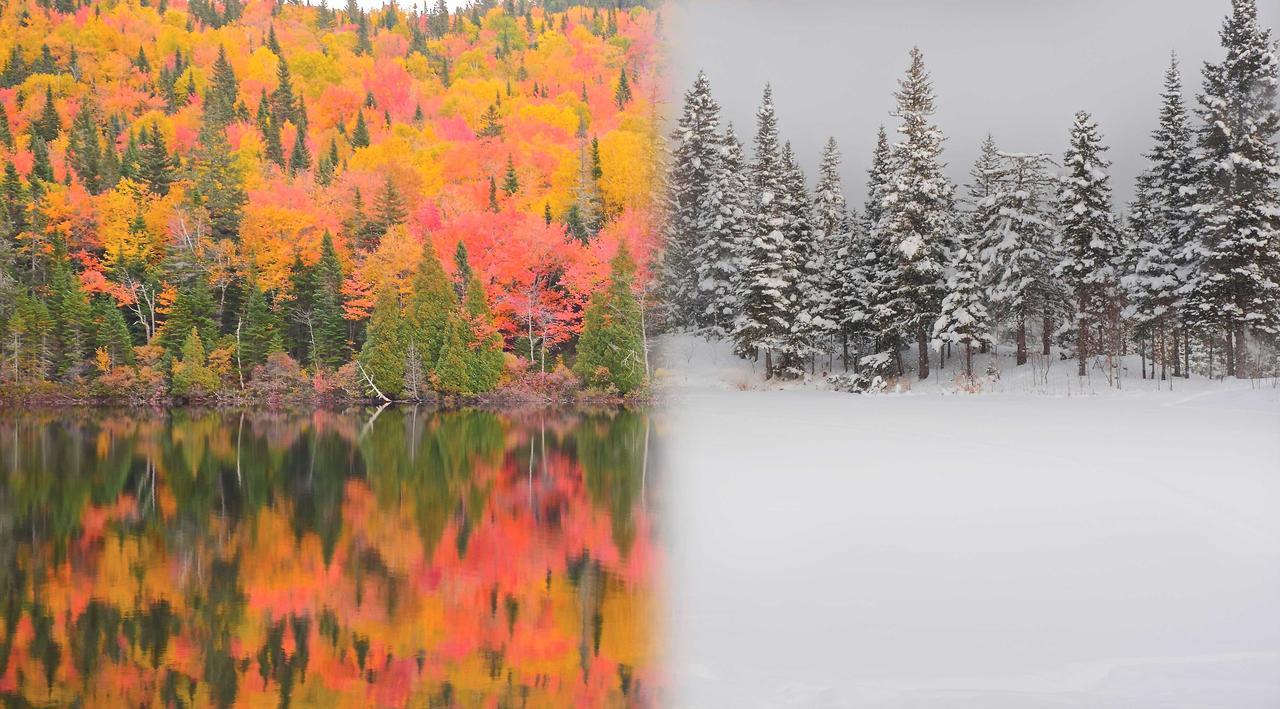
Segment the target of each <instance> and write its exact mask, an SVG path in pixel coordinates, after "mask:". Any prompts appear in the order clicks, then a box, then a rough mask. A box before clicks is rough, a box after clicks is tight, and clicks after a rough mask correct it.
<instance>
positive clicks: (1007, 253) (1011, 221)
mask: <svg viewBox="0 0 1280 709" xmlns="http://www.w3.org/2000/svg"><path fill="white" fill-rule="evenodd" d="M999 158H1000V162H999V165H998V166H997V167H996V168H994V170H995V174H994V178H993V179H994V183H993V184H992V185H991V189H992V190H993V192H992V193H991V195H990V196H989V197H987V198H985V200H986V201H990V206H989V207H988V208H986V209H984V210H983V211H984V212H985V213H986V215H987V219H988V221H986V222H985V223H984V224H981V225H977V226H976V228H977V229H979V233H980V234H981V235H982V236H981V239H980V240H979V242H978V243H977V244H976V248H978V249H980V250H981V255H980V257H978V258H977V261H978V263H979V265H980V267H981V269H982V270H981V275H980V279H981V283H982V284H983V286H984V288H985V289H986V293H987V301H988V303H989V310H990V311H991V314H992V315H993V316H994V317H996V318H998V319H1010V320H1013V322H1014V325H1015V328H1016V338H1017V346H1016V353H1017V363H1018V364H1019V365H1022V364H1026V362H1027V351H1028V347H1027V328H1028V325H1029V323H1030V321H1031V320H1032V319H1033V318H1039V319H1040V322H1041V325H1042V346H1043V350H1042V351H1043V354H1045V355H1048V354H1049V345H1050V334H1051V333H1052V331H1053V327H1054V320H1055V318H1057V317H1058V316H1059V315H1060V314H1061V313H1062V311H1063V307H1064V303H1065V302H1066V300H1067V296H1066V294H1065V292H1064V291H1063V290H1062V288H1061V287H1060V284H1059V281H1058V280H1057V278H1056V276H1054V273H1053V271H1054V269H1055V268H1056V267H1057V265H1058V262H1059V261H1060V258H1059V255H1058V252H1057V249H1056V248H1055V245H1054V229H1055V221H1056V220H1055V217H1054V213H1053V199H1054V197H1053V190H1054V188H1055V186H1056V180H1055V178H1054V176H1053V175H1052V174H1051V172H1050V169H1051V166H1052V162H1051V161H1050V158H1049V156H1048V155H1044V154H1022V153H1000V155H999Z"/></svg>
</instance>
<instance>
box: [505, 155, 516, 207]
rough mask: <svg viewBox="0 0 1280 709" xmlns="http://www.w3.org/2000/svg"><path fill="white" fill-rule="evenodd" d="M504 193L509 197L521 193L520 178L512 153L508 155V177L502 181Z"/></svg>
mask: <svg viewBox="0 0 1280 709" xmlns="http://www.w3.org/2000/svg"><path fill="white" fill-rule="evenodd" d="M502 191H503V192H506V193H507V196H508V197H510V196H512V195H514V194H515V193H516V192H519V191H520V178H519V176H518V175H516V165H515V162H514V161H513V160H512V159H511V154H510V153H507V175H506V177H505V178H503V180H502Z"/></svg>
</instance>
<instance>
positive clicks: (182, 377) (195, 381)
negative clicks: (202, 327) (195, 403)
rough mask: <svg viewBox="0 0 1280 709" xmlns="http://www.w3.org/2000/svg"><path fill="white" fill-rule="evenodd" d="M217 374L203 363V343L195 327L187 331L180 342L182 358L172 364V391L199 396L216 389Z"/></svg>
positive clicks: (181, 394) (178, 393) (206, 394)
mask: <svg viewBox="0 0 1280 709" xmlns="http://www.w3.org/2000/svg"><path fill="white" fill-rule="evenodd" d="M218 384H219V382H218V375H217V374H215V373H214V372H213V370H211V369H209V367H208V365H206V364H205V344H204V341H203V340H201V339H200V332H199V330H197V329H196V328H194V327H193V328H191V329H190V330H189V331H187V336H186V339H184V340H183V342H182V359H180V360H178V361H177V362H174V365H173V393H174V394H175V395H177V396H180V397H187V398H199V397H204V396H208V395H210V394H212V393H214V392H215V391H217V389H218Z"/></svg>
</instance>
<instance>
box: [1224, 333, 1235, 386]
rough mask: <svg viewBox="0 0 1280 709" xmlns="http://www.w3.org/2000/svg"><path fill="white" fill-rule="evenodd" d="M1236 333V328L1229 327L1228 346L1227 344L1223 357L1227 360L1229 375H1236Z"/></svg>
mask: <svg viewBox="0 0 1280 709" xmlns="http://www.w3.org/2000/svg"><path fill="white" fill-rule="evenodd" d="M1235 334H1236V333H1235V330H1233V329H1232V328H1227V346H1226V351H1225V352H1223V353H1222V359H1223V360H1225V361H1226V365H1227V376H1228V377H1234V376H1236V356H1235V352H1236V342H1235V340H1236V338H1235Z"/></svg>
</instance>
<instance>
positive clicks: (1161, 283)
mask: <svg viewBox="0 0 1280 709" xmlns="http://www.w3.org/2000/svg"><path fill="white" fill-rule="evenodd" d="M1152 139H1153V141H1154V146H1153V148H1152V150H1151V152H1150V153H1148V154H1147V158H1148V160H1150V166H1149V167H1148V169H1147V170H1146V171H1144V172H1143V174H1142V175H1140V176H1139V177H1138V185H1137V189H1136V190H1135V200H1134V203H1133V204H1132V205H1131V206H1130V209H1129V219H1128V227H1129V232H1130V234H1129V238H1130V242H1131V246H1130V250H1131V254H1130V255H1129V257H1128V259H1127V260H1128V262H1129V263H1130V265H1131V268H1130V269H1126V273H1125V274H1124V275H1123V277H1122V280H1123V284H1124V291H1125V294H1126V295H1127V297H1128V301H1129V304H1128V307H1127V308H1126V310H1125V316H1126V317H1127V318H1130V319H1132V320H1133V321H1134V325H1135V335H1136V336H1137V337H1138V338H1139V339H1142V338H1147V339H1150V340H1151V341H1152V342H1153V343H1154V344H1155V346H1156V347H1158V348H1159V349H1160V352H1159V356H1158V357H1157V358H1156V359H1158V361H1159V362H1160V364H1161V366H1162V368H1163V367H1165V366H1167V364H1168V363H1169V362H1170V361H1172V363H1173V369H1174V375H1175V376H1177V375H1178V374H1180V373H1181V370H1182V366H1181V365H1182V358H1181V357H1179V355H1178V353H1179V351H1180V349H1181V343H1182V339H1183V338H1182V336H1181V326H1180V323H1181V317H1180V315H1179V305H1180V301H1181V296H1180V294H1179V293H1180V291H1181V290H1182V286H1183V285H1184V283H1185V282H1186V279H1187V277H1188V276H1189V275H1190V274H1188V273H1187V272H1186V268H1185V267H1186V266H1187V265H1191V264H1190V257H1191V255H1192V253H1193V251H1190V250H1189V249H1188V246H1189V244H1190V240H1191V237H1192V232H1193V229H1194V210H1193V208H1194V195H1195V188H1196V185H1195V173H1196V170H1195V159H1194V157H1193V155H1192V151H1191V130H1190V127H1189V125H1188V121H1187V111H1186V107H1185V105H1184V104H1183V99H1182V75H1181V72H1179V70H1178V62H1177V58H1176V57H1175V58H1173V59H1172V61H1171V63H1170V66H1169V70H1168V71H1167V72H1166V73H1165V83H1164V91H1163V93H1162V94H1161V108H1160V122H1159V125H1158V127H1157V128H1156V130H1155V132H1154V133H1153V134H1152ZM1153 354H1155V353H1154V352H1153ZM1153 366H1154V362H1153ZM1161 376H1162V378H1163V376H1164V371H1163V369H1162V371H1161Z"/></svg>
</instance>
